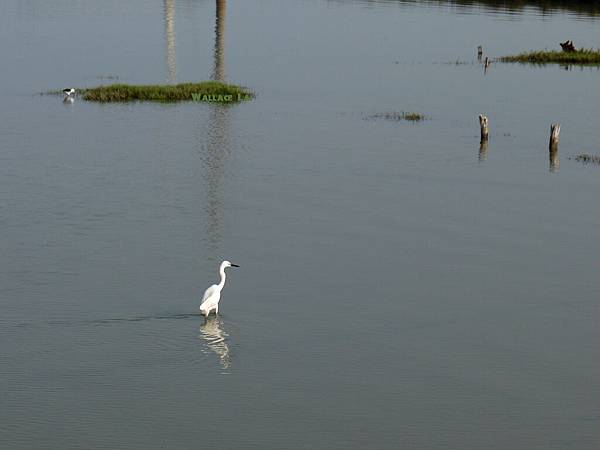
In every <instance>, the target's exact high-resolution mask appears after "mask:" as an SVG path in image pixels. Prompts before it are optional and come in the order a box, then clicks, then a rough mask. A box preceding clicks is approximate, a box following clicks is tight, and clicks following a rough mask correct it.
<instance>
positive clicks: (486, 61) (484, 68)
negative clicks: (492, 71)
mask: <svg viewBox="0 0 600 450" xmlns="http://www.w3.org/2000/svg"><path fill="white" fill-rule="evenodd" d="M490 64H492V61H491V60H490V58H488V57H487V56H486V57H485V60H484V61H483V73H486V72H487V70H488V67H490Z"/></svg>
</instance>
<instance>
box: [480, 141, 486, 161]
mask: <svg viewBox="0 0 600 450" xmlns="http://www.w3.org/2000/svg"><path fill="white" fill-rule="evenodd" d="M487 151H488V141H481V142H480V143H479V162H483V161H485V160H486V159H487Z"/></svg>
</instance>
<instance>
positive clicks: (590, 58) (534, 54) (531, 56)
mask: <svg viewBox="0 0 600 450" xmlns="http://www.w3.org/2000/svg"><path fill="white" fill-rule="evenodd" d="M499 60H500V61H502V62H516V63H530V64H550V63H558V64H580V65H600V50H594V49H579V50H575V51H572V52H565V51H561V50H546V51H530V52H525V53H519V54H518V55H510V56H503V57H502V58H499Z"/></svg>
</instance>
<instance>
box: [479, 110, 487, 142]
mask: <svg viewBox="0 0 600 450" xmlns="http://www.w3.org/2000/svg"><path fill="white" fill-rule="evenodd" d="M479 129H480V131H481V141H480V142H486V141H487V140H488V137H489V129H488V118H487V116H484V115H483V114H479Z"/></svg>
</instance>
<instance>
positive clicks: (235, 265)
mask: <svg viewBox="0 0 600 450" xmlns="http://www.w3.org/2000/svg"><path fill="white" fill-rule="evenodd" d="M231 267H240V266H238V265H237V264H232V265H231Z"/></svg>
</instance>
